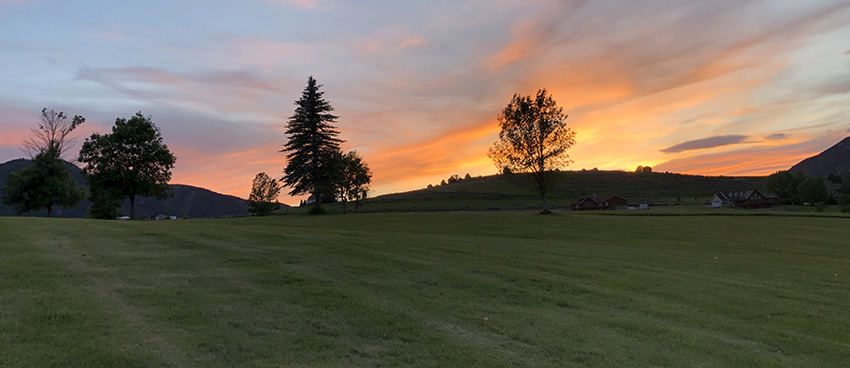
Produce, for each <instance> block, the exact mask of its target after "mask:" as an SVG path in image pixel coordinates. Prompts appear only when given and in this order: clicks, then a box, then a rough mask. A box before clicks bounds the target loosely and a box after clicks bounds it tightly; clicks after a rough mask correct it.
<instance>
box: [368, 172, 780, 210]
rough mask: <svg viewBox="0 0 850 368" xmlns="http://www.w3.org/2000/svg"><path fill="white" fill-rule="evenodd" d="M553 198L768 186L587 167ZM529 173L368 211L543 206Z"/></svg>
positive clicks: (758, 181) (698, 196)
mask: <svg viewBox="0 0 850 368" xmlns="http://www.w3.org/2000/svg"><path fill="white" fill-rule="evenodd" d="M558 175H560V177H559V180H558V181H557V183H556V184H555V186H554V187H553V188H552V191H551V192H550V194H549V195H548V199H549V202H550V204H551V205H552V207H554V208H567V207H569V204H570V202H572V201H573V200H575V199H576V198H579V197H581V196H584V195H591V194H596V195H598V196H600V197H609V196H613V195H618V196H620V197H623V198H625V199H627V200H628V201H629V204H633V205H638V204H641V203H647V204H652V205H676V204H704V203H706V202H708V201H710V199H711V196H712V195H713V194H714V192H718V191H744V190H749V189H753V188H756V189H759V190H764V181H765V178H764V177H724V176H698V175H683V174H669V173H634V172H624V171H598V170H582V171H567V172H561V173H558ZM533 189H534V183H533V181H532V180H531V179H530V178H529V177H528V176H526V175H520V174H514V175H507V176H506V175H494V176H486V177H479V178H470V179H466V180H461V181H459V182H456V183H452V184H447V185H439V186H435V187H433V188H430V189H422V190H416V191H411V192H406V193H398V194H390V195H384V196H380V197H376V198H373V199H370V200H368V201H366V202H365V206H364V210H365V211H409V210H412V211H429V210H490V209H501V210H505V209H507V210H517V209H530V208H539V207H540V205H541V200H540V196H539V195H536V194H535V192H534V191H533Z"/></svg>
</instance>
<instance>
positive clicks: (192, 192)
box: [0, 159, 248, 218]
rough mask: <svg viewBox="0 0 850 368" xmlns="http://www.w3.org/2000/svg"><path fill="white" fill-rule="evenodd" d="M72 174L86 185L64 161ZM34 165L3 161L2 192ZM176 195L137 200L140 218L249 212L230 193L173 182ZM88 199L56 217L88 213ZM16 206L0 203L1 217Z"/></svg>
mask: <svg viewBox="0 0 850 368" xmlns="http://www.w3.org/2000/svg"><path fill="white" fill-rule="evenodd" d="M65 164H66V165H67V167H68V171H69V172H70V173H71V177H73V178H74V180H75V181H76V182H77V184H78V185H80V186H85V180H84V179H83V175H82V170H81V169H80V168H79V167H77V166H76V165H74V164H72V163H70V162H65ZM30 166H32V162H31V161H30V160H25V159H17V160H12V161H9V162H6V163H4V164H0V193H2V190H3V188H4V187H5V185H6V180H7V179H8V178H9V175H10V174H11V173H13V172H16V171H19V170H22V169H24V168H27V167H30ZM171 187H172V189H173V193H174V196H172V197H170V198H166V199H164V200H159V199H156V198H149V197H141V198H137V199H136V215H137V216H138V217H139V218H144V217H148V216H154V215H157V214H166V215H171V216H177V217H183V216H186V217H188V218H201V217H226V216H241V215H247V214H248V203H247V201H246V200H244V199H242V198H239V197H234V196H230V195H225V194H220V193H216V192H213V191H211V190H208V189H203V188H198V187H193V186H190V185H182V184H172V185H171ZM89 205H90V203H89V201H88V200H83V201H82V202H80V204H78V205H77V206H75V207H72V208H68V209H64V208H61V207H60V208H55V209H54V210H53V211H54V214H53V216H54V217H65V218H80V217H87V216H88V207H89ZM120 211H121V212H122V213H129V212H130V205H129V201H125V203H124V204H123V206H122V208H121V210H120ZM15 215H16V213H15V209H14V208H12V207H11V206H6V205H2V204H0V216H15ZM24 215H25V216H36V217H44V216H47V211H46V210H42V211H34V212H28V213H25V214H24Z"/></svg>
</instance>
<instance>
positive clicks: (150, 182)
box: [78, 112, 177, 219]
mask: <svg viewBox="0 0 850 368" xmlns="http://www.w3.org/2000/svg"><path fill="white" fill-rule="evenodd" d="M78 160H79V161H80V162H83V163H85V164H86V167H84V168H83V173H84V174H85V175H86V180H87V182H88V183H89V186H90V187H91V191H92V193H98V195H96V196H93V197H92V200H93V201H96V200H98V199H99V200H101V203H99V205H103V206H108V204H109V203H115V198H116V197H117V198H127V199H129V200H130V218H133V219H135V218H136V197H138V196H145V197H154V196H155V197H157V198H160V199H163V198H166V197H167V196H168V195H170V194H171V192H170V189H171V188H170V187H169V186H168V181H169V180H171V169H172V168H174V163H175V162H176V161H177V158H176V157H174V155H173V154H172V153H171V151H169V150H168V146H166V145H165V144H164V143H163V142H162V135H161V134H160V132H159V129H158V128H157V127H156V125H154V123H153V122H152V121H151V119H150V117H149V116H148V117H146V116H144V115H142V113H141V112H137V113H136V115H134V116H133V117H131V118H130V119H124V118H117V119H115V125H114V126H113V127H112V133H110V134H103V135H101V134H98V133H95V134H92V136H91V137H89V138H87V139H86V140H85V142H84V143H83V147H82V149H81V150H80V157H79V159H78ZM96 203H97V202H96Z"/></svg>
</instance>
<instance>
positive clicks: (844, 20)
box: [0, 0, 850, 203]
mask: <svg viewBox="0 0 850 368" xmlns="http://www.w3.org/2000/svg"><path fill="white" fill-rule="evenodd" d="M151 4H153V5H151ZM157 4H158V5H157ZM94 9H96V10H97V11H94ZM140 14H141V15H143V16H142V17H139V15H140ZM51 17H55V18H56V19H63V20H64V21H63V22H50V23H49V24H48V23H44V22H41V21H40V20H42V19H49V18H51ZM848 33H850V3H848V2H847V1H829V0H823V1H810V2H770V3H745V2H739V1H732V0H728V1H726V0H721V1H716V2H710V3H706V2H702V1H691V2H687V3H682V2H678V3H675V4H674V5H671V4H670V3H667V2H664V1H660V0H658V1H648V2H640V3H637V2H626V1H623V2H598V1H560V0H535V1H531V2H516V3H515V2H491V1H483V0H480V1H465V2H457V1H449V0H443V1H433V2H428V3H417V4H411V3H398V2H386V1H384V2H378V1H327V0H288V1H287V0H256V1H252V2H246V3H240V4H236V3H233V4H231V3H215V4H210V3H207V2H199V1H198V2H196V1H187V2H180V3H172V2H161V3H160V2H151V3H147V4H124V3H115V2H106V1H92V2H87V3H86V5H85V6H78V5H73V4H69V3H66V2H61V1H46V0H15V1H0V50H2V52H3V55H4V57H3V58H2V59H0V81H2V83H0V162H5V161H8V160H11V159H15V158H19V157H22V156H23V153H22V152H21V151H20V150H19V149H18V147H20V145H21V143H22V142H23V139H24V138H25V137H26V136H27V133H28V132H29V127H31V126H34V124H35V123H36V122H37V119H38V116H39V113H40V111H41V109H42V108H44V107H46V108H52V109H55V110H61V111H65V112H66V113H67V114H71V115H75V114H80V115H83V116H85V117H86V118H87V122H86V123H85V124H84V125H83V126H81V127H80V130H79V134H78V136H79V140H82V139H83V138H85V137H87V136H88V135H90V134H91V133H92V132H95V131H97V132H107V131H108V130H109V129H110V127H111V125H112V123H113V122H114V120H115V118H117V117H129V116H131V115H132V114H134V113H135V112H136V111H142V113H144V114H145V115H151V116H152V118H153V121H154V123H155V124H157V126H158V127H159V128H160V129H161V131H162V134H163V137H164V140H165V143H166V144H168V145H169V147H170V148H171V149H172V151H173V152H174V153H175V155H176V156H177V165H176V167H175V169H174V170H173V180H172V182H173V183H180V184H188V185H194V186H198V187H203V188H208V189H211V190H214V191H216V192H221V193H225V194H231V195H235V196H239V197H242V198H245V197H247V196H248V193H249V192H250V186H251V180H252V179H253V177H254V175H255V174H256V173H258V172H261V171H264V172H266V173H268V174H269V175H271V176H272V177H278V178H279V177H280V176H281V175H282V174H281V171H282V170H283V167H284V166H285V162H284V155H283V154H281V153H279V152H278V151H279V150H280V149H281V147H282V145H283V144H284V143H285V139H286V138H285V136H284V134H283V131H284V129H285V124H286V119H287V118H288V117H289V116H290V115H291V114H292V113H293V110H294V105H293V102H294V101H295V100H296V99H297V98H298V96H299V95H300V93H301V91H302V90H303V88H304V86H305V84H306V80H307V76H308V75H313V76H315V77H316V79H317V80H318V82H319V83H320V84H323V85H324V87H323V88H322V90H323V91H324V92H325V97H326V98H327V100H328V101H329V102H330V103H331V105H333V106H334V107H335V108H336V114H337V115H339V116H340V119H339V124H338V128H339V130H340V131H341V133H342V136H341V138H342V139H344V140H346V143H344V144H343V149H344V150H352V149H356V150H357V151H358V152H360V154H361V155H362V156H363V157H364V158H365V160H366V162H367V164H368V165H369V166H370V167H371V169H372V170H373V172H374V178H373V185H372V188H373V193H374V194H375V195H379V194H385V193H390V192H399V191H407V190H414V189H419V188H424V187H425V186H427V185H428V184H437V183H439V182H440V180H442V179H446V178H448V177H449V176H450V175H452V174H458V175H461V176H463V175H465V174H466V173H469V174H470V175H472V176H479V175H489V174H494V173H495V172H496V168H495V167H494V166H493V164H492V163H491V162H490V161H489V159H488V158H487V156H486V152H487V149H488V148H489V147H490V145H492V143H493V142H494V141H495V140H496V138H497V134H498V127H497V124H496V116H497V114H498V112H499V111H500V110H501V109H502V108H503V107H504V106H505V105H506V104H507V103H508V101H509V100H510V97H511V96H512V95H513V94H514V93H519V94H524V95H528V94H533V93H535V92H536V91H537V90H538V89H541V88H546V89H548V90H549V91H550V92H551V93H552V95H553V96H554V98H555V100H556V101H557V102H558V104H559V105H560V106H561V107H563V108H564V110H565V112H566V113H567V114H568V115H569V118H568V119H567V123H568V126H570V127H571V128H572V129H573V130H574V131H576V132H577V134H578V135H577V144H576V145H575V146H574V147H573V149H571V150H570V156H571V158H572V159H573V160H574V161H575V163H574V164H573V165H571V166H570V167H568V168H567V169H568V170H580V169H582V168H585V169H591V168H594V167H596V168H598V169H601V170H625V171H632V170H634V169H635V168H636V167H637V166H638V165H642V166H651V167H653V169H654V170H655V171H670V172H680V173H685V174H699V175H732V176H743V175H765V174H769V173H772V172H774V171H777V170H780V169H787V168H789V167H790V166H791V165H793V164H795V163H797V162H799V161H800V160H802V159H804V158H806V157H810V156H812V155H815V154H817V153H819V152H821V151H823V150H824V149H826V148H828V147H830V146H831V145H833V144H835V143H836V142H838V141H840V140H841V139H842V138H844V137H845V136H847V135H850V104H847V98H848V94H850V77H848V75H850V73H848V71H850V44H847V41H846V34H848ZM281 201H283V202H285V203H294V202H297V201H298V198H291V197H288V196H285V195H284V196H282V197H281Z"/></svg>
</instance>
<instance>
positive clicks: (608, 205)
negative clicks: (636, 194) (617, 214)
mask: <svg viewBox="0 0 850 368" xmlns="http://www.w3.org/2000/svg"><path fill="white" fill-rule="evenodd" d="M625 209H628V201H626V200H625V199H624V198H623V197H620V196H611V197H608V198H606V199H602V200H600V199H598V198H597V197H596V195H595V194H594V195H589V196H584V197H581V198H579V199H577V200H575V201H573V202H572V203H570V210H572V211H589V210H625Z"/></svg>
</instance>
